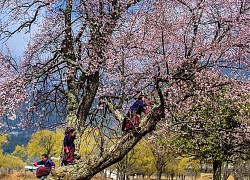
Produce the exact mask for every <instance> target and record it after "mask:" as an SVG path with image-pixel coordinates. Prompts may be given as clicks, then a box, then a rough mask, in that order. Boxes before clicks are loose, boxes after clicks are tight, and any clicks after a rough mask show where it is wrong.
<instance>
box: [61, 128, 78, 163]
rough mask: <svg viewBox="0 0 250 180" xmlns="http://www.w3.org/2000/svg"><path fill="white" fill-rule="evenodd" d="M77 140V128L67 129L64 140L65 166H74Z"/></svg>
mask: <svg viewBox="0 0 250 180" xmlns="http://www.w3.org/2000/svg"><path fill="white" fill-rule="evenodd" d="M75 138H76V129H75V128H71V127H70V128H66V131H65V137H64V140H63V149H64V156H63V160H62V162H63V164H64V165H65V166H67V165H71V164H73V161H74V153H75V144H74V140H75Z"/></svg>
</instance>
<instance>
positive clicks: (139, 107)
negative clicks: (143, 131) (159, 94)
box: [122, 95, 150, 131]
mask: <svg viewBox="0 0 250 180" xmlns="http://www.w3.org/2000/svg"><path fill="white" fill-rule="evenodd" d="M149 104H150V103H149V102H145V96H144V95H140V96H139V98H138V99H137V100H136V101H135V102H134V104H133V105H132V106H130V108H129V111H128V114H127V115H126V117H125V119H124V121H123V124H122V130H123V131H129V130H131V129H136V128H137V130H140V129H139V124H140V116H141V113H142V112H143V113H145V114H147V113H148V112H149V110H148V109H147V106H149Z"/></svg>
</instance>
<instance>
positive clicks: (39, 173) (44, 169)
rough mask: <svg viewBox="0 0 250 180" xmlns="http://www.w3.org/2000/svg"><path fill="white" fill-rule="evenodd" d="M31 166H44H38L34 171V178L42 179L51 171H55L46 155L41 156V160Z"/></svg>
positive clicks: (53, 165) (53, 164)
mask: <svg viewBox="0 0 250 180" xmlns="http://www.w3.org/2000/svg"><path fill="white" fill-rule="evenodd" d="M33 165H34V166H37V165H44V166H40V167H39V168H38V169H37V170H36V177H37V178H39V179H44V178H45V177H46V176H47V175H49V174H50V172H51V171H53V170H54V169H55V163H54V162H53V161H52V160H51V159H49V158H48V155H47V154H43V155H42V158H41V160H40V161H37V162H34V163H33Z"/></svg>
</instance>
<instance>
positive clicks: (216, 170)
mask: <svg viewBox="0 0 250 180" xmlns="http://www.w3.org/2000/svg"><path fill="white" fill-rule="evenodd" d="M221 165H222V162H221V161H220V160H214V161H213V179H214V180H220V179H221Z"/></svg>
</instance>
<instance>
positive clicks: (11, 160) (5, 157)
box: [0, 133, 26, 169]
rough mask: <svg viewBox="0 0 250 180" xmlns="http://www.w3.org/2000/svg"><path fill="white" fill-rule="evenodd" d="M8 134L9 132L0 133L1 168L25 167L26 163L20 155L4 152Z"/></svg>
mask: <svg viewBox="0 0 250 180" xmlns="http://www.w3.org/2000/svg"><path fill="white" fill-rule="evenodd" d="M7 136H8V135H7V134H1V133H0V168H10V169H15V168H23V167H24V166H25V164H26V163H24V162H23V161H22V159H21V158H20V157H17V156H14V155H11V154H7V153H6V154H3V149H2V146H3V145H4V144H5V143H7Z"/></svg>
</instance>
